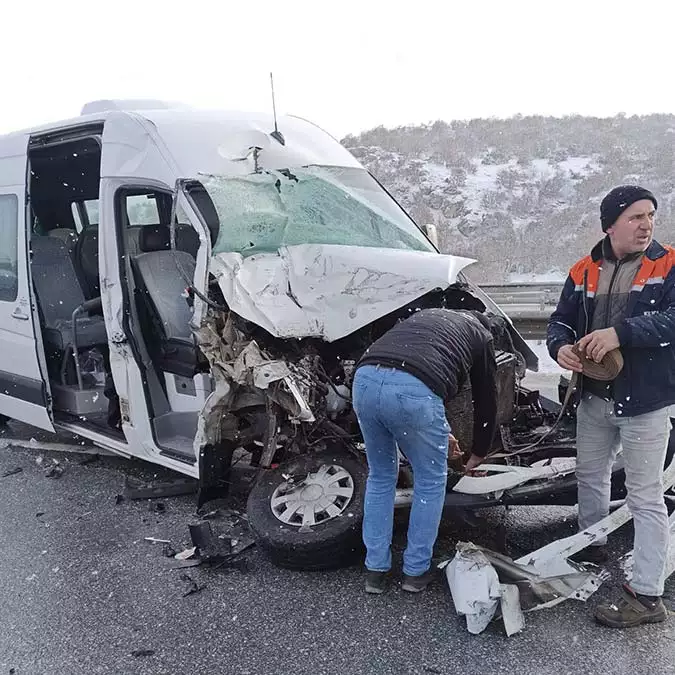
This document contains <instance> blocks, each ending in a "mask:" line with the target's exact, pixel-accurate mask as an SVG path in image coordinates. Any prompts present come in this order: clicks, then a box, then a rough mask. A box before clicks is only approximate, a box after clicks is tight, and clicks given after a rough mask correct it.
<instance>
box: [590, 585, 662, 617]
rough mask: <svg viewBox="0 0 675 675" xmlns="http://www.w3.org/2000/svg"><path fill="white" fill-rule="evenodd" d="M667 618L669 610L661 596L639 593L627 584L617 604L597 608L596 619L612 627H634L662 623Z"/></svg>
mask: <svg viewBox="0 0 675 675" xmlns="http://www.w3.org/2000/svg"><path fill="white" fill-rule="evenodd" d="M667 618H668V610H667V609H666V608H665V606H664V604H663V601H662V600H661V598H655V599H651V598H647V597H645V596H643V595H638V594H637V593H635V591H633V590H632V589H631V588H630V587H629V586H628V585H627V584H624V586H623V591H622V594H621V598H620V599H619V601H618V603H617V604H616V605H615V604H613V603H610V604H603V605H599V606H598V608H597V609H596V610H595V619H596V621H597V622H598V623H601V624H603V625H604V626H609V627H610V628H632V627H633V626H640V625H642V624H643V623H660V622H661V621H665V620H666V619H667Z"/></svg>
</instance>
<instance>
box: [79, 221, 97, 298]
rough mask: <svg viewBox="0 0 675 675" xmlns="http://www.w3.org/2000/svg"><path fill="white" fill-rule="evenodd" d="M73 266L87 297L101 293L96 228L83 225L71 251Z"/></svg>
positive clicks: (95, 296) (94, 296)
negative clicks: (73, 260)
mask: <svg viewBox="0 0 675 675" xmlns="http://www.w3.org/2000/svg"><path fill="white" fill-rule="evenodd" d="M73 257H74V259H75V266H76V269H77V273H78V276H79V277H80V280H81V283H82V287H83V289H84V293H85V295H86V296H87V299H89V300H91V299H92V298H98V297H99V296H100V295H101V285H100V281H99V265H98V228H96V227H85V228H84V230H82V232H80V236H79V237H78V238H77V244H76V245H75V250H74V252H73Z"/></svg>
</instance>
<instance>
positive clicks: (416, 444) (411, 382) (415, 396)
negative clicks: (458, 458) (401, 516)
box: [352, 365, 450, 576]
mask: <svg viewBox="0 0 675 675" xmlns="http://www.w3.org/2000/svg"><path fill="white" fill-rule="evenodd" d="M352 398H353V403H354V410H355V412H356V415H357V417H358V420H359V426H360V427H361V433H362V434H363V440H364V441H365V444H366V455H367V457H368V468H369V471H368V481H367V483H366V499H365V508H364V516H363V542H364V544H365V545H366V551H367V553H366V568H367V569H369V570H372V571H376V572H386V571H388V570H389V569H390V568H391V538H392V531H393V527H394V498H395V496H396V482H397V478H398V453H397V445H398V448H400V450H401V452H402V453H403V454H404V455H405V456H406V457H407V459H408V461H409V462H410V464H411V465H412V470H413V476H414V486H413V503H412V509H411V511H410V521H409V524H408V542H407V546H406V549H405V552H404V554H403V573H404V574H408V575H410V576H419V575H421V574H424V573H425V572H426V571H427V570H428V569H429V568H430V567H431V556H432V553H433V547H434V543H435V541H436V537H437V535H438V526H439V524H440V522H441V515H442V512H443V503H444V501H445V488H446V484H447V478H448V435H449V433H450V425H449V424H448V421H447V419H446V417H445V407H444V405H443V401H442V399H441V398H440V397H439V396H437V395H436V394H435V393H434V392H433V391H431V389H429V387H427V386H426V385H425V384H424V383H423V382H421V381H420V380H418V379H417V378H416V377H414V376H413V375H409V374H408V373H405V372H403V371H400V370H395V369H393V368H386V367H384V366H371V365H367V366H361V367H360V368H359V369H358V370H357V371H356V374H355V376H354V383H353V387H352Z"/></svg>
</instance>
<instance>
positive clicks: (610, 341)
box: [578, 328, 621, 363]
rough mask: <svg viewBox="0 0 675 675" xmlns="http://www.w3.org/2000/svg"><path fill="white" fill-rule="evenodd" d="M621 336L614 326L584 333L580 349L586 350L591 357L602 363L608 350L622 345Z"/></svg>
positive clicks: (579, 344) (581, 350)
mask: <svg viewBox="0 0 675 675" xmlns="http://www.w3.org/2000/svg"><path fill="white" fill-rule="evenodd" d="M620 346H621V345H620V344H619V336H618V335H617V334H616V331H615V330H614V328H602V329H601V330H594V331H593V332H592V333H589V334H588V335H584V337H582V338H581V340H579V342H578V349H579V351H580V352H584V353H585V354H586V356H587V357H588V358H589V359H592V360H593V361H595V362H596V363H600V361H602V359H603V358H604V356H605V354H606V353H607V352H611V351H612V349H616V348H617V347H620Z"/></svg>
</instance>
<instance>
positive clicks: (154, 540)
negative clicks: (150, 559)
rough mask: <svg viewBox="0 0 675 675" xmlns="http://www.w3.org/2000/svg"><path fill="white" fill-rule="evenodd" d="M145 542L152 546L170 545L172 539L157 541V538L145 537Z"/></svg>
mask: <svg viewBox="0 0 675 675" xmlns="http://www.w3.org/2000/svg"><path fill="white" fill-rule="evenodd" d="M144 539H145V541H149V542H150V543H152V544H170V543H171V540H170V539H157V537H144Z"/></svg>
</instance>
